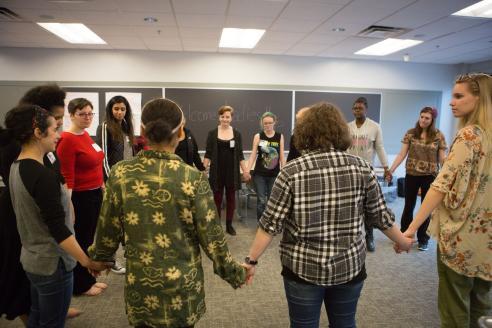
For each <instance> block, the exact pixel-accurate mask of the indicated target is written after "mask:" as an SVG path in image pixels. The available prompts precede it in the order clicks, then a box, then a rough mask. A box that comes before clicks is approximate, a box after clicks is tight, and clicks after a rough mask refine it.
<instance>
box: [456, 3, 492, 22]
mask: <svg viewBox="0 0 492 328" xmlns="http://www.w3.org/2000/svg"><path fill="white" fill-rule="evenodd" d="M453 15H455V16H468V17H484V18H492V0H483V1H480V2H477V3H476V4H474V5H471V6H469V7H466V8H464V9H462V10H460V11H457V12H455V13H454V14H453Z"/></svg>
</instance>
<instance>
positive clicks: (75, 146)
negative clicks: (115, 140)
mask: <svg viewBox="0 0 492 328" xmlns="http://www.w3.org/2000/svg"><path fill="white" fill-rule="evenodd" d="M96 149H97V150H96ZM56 153H57V155H58V157H59V159H60V170H61V173H62V175H63V177H64V178H65V181H66V183H67V186H68V189H73V190H74V191H84V190H92V189H97V188H100V187H101V186H102V185H103V168H102V164H103V159H104V153H103V151H102V149H101V148H99V146H97V144H96V143H95V142H94V141H93V140H92V139H91V137H90V136H89V134H88V133H87V131H84V133H83V134H81V135H77V134H73V133H70V132H62V134H61V139H60V141H59V142H58V146H57V148H56Z"/></svg>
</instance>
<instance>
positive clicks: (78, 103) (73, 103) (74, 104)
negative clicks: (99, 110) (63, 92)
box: [67, 98, 94, 115]
mask: <svg viewBox="0 0 492 328" xmlns="http://www.w3.org/2000/svg"><path fill="white" fill-rule="evenodd" d="M86 106H90V107H91V108H92V109H94V107H93V106H92V103H91V102H90V101H89V100H87V99H85V98H75V99H72V100H70V102H69V103H68V106H67V107H68V112H69V113H70V114H72V115H74V114H75V112H76V111H77V110H81V109H83V108H84V107H86Z"/></svg>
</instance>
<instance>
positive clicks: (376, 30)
mask: <svg viewBox="0 0 492 328" xmlns="http://www.w3.org/2000/svg"><path fill="white" fill-rule="evenodd" d="M408 31H410V30H409V29H406V28H401V27H391V26H378V25H371V26H369V27H368V28H366V29H365V30H363V31H361V32H360V33H359V34H358V36H363V37H367V38H378V39H386V38H393V37H396V36H399V35H402V34H404V33H406V32H408Z"/></svg>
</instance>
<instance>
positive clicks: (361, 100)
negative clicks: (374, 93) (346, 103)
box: [354, 97, 369, 108]
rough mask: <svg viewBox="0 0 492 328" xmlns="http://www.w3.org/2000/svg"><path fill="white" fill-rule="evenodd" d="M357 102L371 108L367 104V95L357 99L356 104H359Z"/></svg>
mask: <svg viewBox="0 0 492 328" xmlns="http://www.w3.org/2000/svg"><path fill="white" fill-rule="evenodd" d="M357 103H361V104H364V106H365V107H366V108H369V106H367V99H366V97H359V98H357V99H355V101H354V105H355V104H357Z"/></svg>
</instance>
